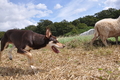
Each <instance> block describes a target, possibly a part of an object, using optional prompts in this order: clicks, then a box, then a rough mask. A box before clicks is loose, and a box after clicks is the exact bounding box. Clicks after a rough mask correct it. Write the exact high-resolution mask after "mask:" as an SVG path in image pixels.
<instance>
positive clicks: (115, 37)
mask: <svg viewBox="0 0 120 80" xmlns="http://www.w3.org/2000/svg"><path fill="white" fill-rule="evenodd" d="M115 39H116V44H117V45H118V36H117V37H115Z"/></svg>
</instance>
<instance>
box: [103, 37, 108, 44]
mask: <svg viewBox="0 0 120 80" xmlns="http://www.w3.org/2000/svg"><path fill="white" fill-rule="evenodd" d="M106 39H107V38H106V37H103V36H102V37H101V40H102V42H103V44H104V45H105V46H108V44H107V42H106Z"/></svg>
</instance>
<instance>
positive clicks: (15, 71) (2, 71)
mask: <svg viewBox="0 0 120 80" xmlns="http://www.w3.org/2000/svg"><path fill="white" fill-rule="evenodd" d="M38 72H41V73H43V72H46V71H45V70H43V69H36V70H35V72H34V71H33V70H32V69H27V70H24V69H21V68H12V67H0V76H3V77H4V76H16V75H17V76H22V75H34V74H35V73H38Z"/></svg>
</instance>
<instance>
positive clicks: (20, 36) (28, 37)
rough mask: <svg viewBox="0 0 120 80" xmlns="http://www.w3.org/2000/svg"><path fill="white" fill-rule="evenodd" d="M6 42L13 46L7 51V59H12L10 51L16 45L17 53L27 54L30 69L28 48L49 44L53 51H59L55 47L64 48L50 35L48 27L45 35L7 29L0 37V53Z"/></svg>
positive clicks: (30, 62) (31, 64) (31, 63)
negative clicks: (0, 37)
mask: <svg viewBox="0 0 120 80" xmlns="http://www.w3.org/2000/svg"><path fill="white" fill-rule="evenodd" d="M8 44H13V45H14V46H13V48H12V49H11V50H10V51H9V59H10V60H12V56H11V54H10V53H11V51H12V50H13V49H14V48H15V47H16V48H17V53H20V54H23V55H25V56H27V58H28V62H29V65H30V67H31V68H32V69H34V68H35V67H34V66H33V58H32V54H31V53H30V50H32V49H40V48H43V47H45V46H46V45H47V44H49V45H50V46H51V48H52V50H53V51H54V52H55V53H59V50H58V49H57V48H64V47H65V46H64V45H63V44H61V43H59V42H58V40H57V39H56V37H55V36H53V35H52V33H51V31H50V29H49V28H47V29H46V35H42V34H38V33H35V32H33V31H30V30H17V29H12V30H8V31H7V32H6V33H5V34H4V36H3V38H2V39H1V51H0V60H1V54H2V52H3V50H4V49H5V48H7V47H8Z"/></svg>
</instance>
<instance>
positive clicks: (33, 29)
mask: <svg viewBox="0 0 120 80" xmlns="http://www.w3.org/2000/svg"><path fill="white" fill-rule="evenodd" d="M25 30H32V31H35V30H36V26H35V25H29V26H27V27H25Z"/></svg>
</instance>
